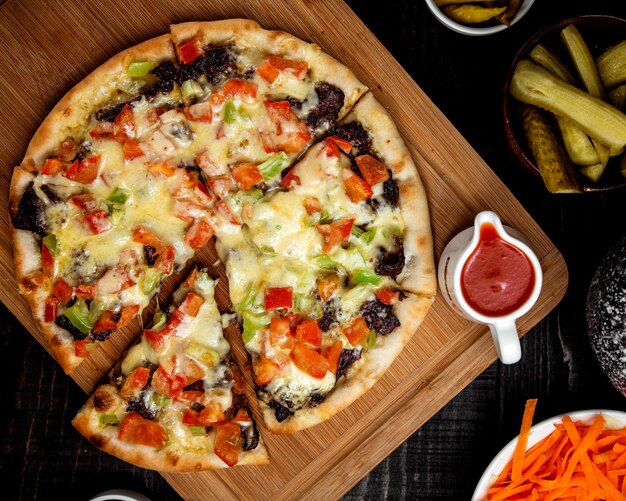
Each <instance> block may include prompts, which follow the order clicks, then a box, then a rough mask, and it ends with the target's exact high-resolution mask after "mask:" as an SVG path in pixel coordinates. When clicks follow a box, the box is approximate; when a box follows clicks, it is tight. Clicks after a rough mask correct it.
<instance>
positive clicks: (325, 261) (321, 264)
mask: <svg viewBox="0 0 626 501" xmlns="http://www.w3.org/2000/svg"><path fill="white" fill-rule="evenodd" d="M311 262H312V263H313V265H314V266H315V267H316V268H320V269H322V270H332V269H333V268H335V267H336V266H337V265H336V264H335V262H334V261H333V260H332V259H331V258H330V257H329V256H328V254H320V255H319V256H315V257H313V258H312V259H311Z"/></svg>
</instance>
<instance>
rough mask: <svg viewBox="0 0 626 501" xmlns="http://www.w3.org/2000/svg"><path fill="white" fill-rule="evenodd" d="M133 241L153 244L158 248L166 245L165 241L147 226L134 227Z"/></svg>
mask: <svg viewBox="0 0 626 501" xmlns="http://www.w3.org/2000/svg"><path fill="white" fill-rule="evenodd" d="M133 241H134V242H137V243H138V244H143V245H151V246H152V247H154V248H156V249H157V250H158V249H159V248H161V247H164V246H165V242H163V240H161V239H160V238H159V237H157V236H156V235H155V234H154V233H152V231H150V230H149V229H148V228H146V227H145V226H135V227H134V228H133Z"/></svg>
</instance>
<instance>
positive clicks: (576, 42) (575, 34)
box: [561, 24, 604, 99]
mask: <svg viewBox="0 0 626 501" xmlns="http://www.w3.org/2000/svg"><path fill="white" fill-rule="evenodd" d="M561 40H562V41H563V44H564V45H565V48H566V49H567V52H569V55H570V56H571V58H572V61H573V62H574V66H576V70H577V71H578V75H579V76H580V79H581V80H582V81H583V84H584V85H585V87H586V89H587V91H589V94H591V95H592V96H593V97H597V98H598V99H602V98H603V97H604V86H603V85H602V80H600V74H599V73H598V68H597V67H596V62H595V61H594V60H593V56H592V55H591V51H590V50H589V47H587V44H586V43H585V40H584V39H583V37H582V35H581V34H580V32H579V31H578V29H577V28H576V26H574V25H573V24H570V25H569V26H568V27H567V28H565V29H564V30H563V31H561Z"/></svg>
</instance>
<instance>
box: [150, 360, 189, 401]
mask: <svg viewBox="0 0 626 501" xmlns="http://www.w3.org/2000/svg"><path fill="white" fill-rule="evenodd" d="M186 385H187V381H186V380H185V378H184V377H182V376H180V375H178V374H175V375H173V376H172V375H170V374H168V373H167V371H166V370H165V369H164V368H163V366H162V365H159V368H158V369H157V370H156V371H154V374H153V375H152V387H153V388H154V390H155V391H156V392H157V393H158V394H159V395H163V396H164V397H170V398H177V397H178V395H180V394H181V392H182V391H183V388H184V387H185V386H186Z"/></svg>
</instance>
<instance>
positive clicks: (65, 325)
mask: <svg viewBox="0 0 626 501" xmlns="http://www.w3.org/2000/svg"><path fill="white" fill-rule="evenodd" d="M54 323H55V324H57V325H58V326H59V327H61V329H65V330H66V331H67V332H69V333H70V334H71V335H72V337H73V338H74V339H76V340H78V341H82V340H83V339H85V338H86V337H87V334H85V333H83V332H81V331H80V330H79V329H77V328H76V327H74V324H73V323H72V322H71V321H70V319H69V318H67V317H66V316H65V315H59V316H58V317H57V318H56V320H55V321H54Z"/></svg>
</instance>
